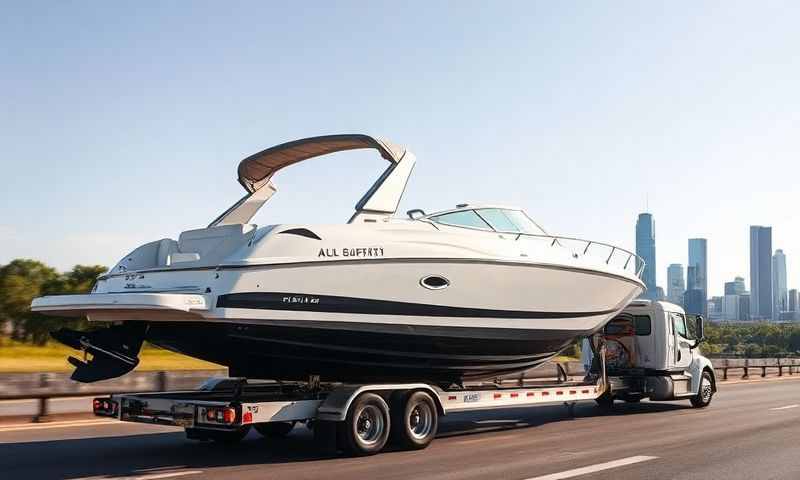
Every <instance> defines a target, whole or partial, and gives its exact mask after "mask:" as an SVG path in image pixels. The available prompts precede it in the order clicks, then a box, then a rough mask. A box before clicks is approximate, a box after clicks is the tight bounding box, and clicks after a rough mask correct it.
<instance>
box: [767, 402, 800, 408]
mask: <svg viewBox="0 0 800 480" xmlns="http://www.w3.org/2000/svg"><path fill="white" fill-rule="evenodd" d="M797 407H800V405H798V404H796V403H794V404H792V405H786V406H784V407H775V408H770V410H788V409H790V408H797Z"/></svg>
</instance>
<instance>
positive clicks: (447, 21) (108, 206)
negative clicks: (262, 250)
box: [0, 1, 800, 294]
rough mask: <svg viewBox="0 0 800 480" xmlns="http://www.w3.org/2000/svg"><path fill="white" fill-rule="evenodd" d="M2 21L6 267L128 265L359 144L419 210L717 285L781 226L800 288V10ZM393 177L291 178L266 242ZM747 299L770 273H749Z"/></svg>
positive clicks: (339, 162)
mask: <svg viewBox="0 0 800 480" xmlns="http://www.w3.org/2000/svg"><path fill="white" fill-rule="evenodd" d="M0 8H1V9H2V15H0V89H1V90H0V91H2V95H0V166H1V169H0V175H2V179H3V182H2V184H3V191H2V193H0V195H2V197H0V200H2V202H0V263H4V262H7V261H8V260H10V259H12V258H16V257H34V258H40V259H42V260H45V261H47V262H49V263H52V264H54V265H56V266H57V267H59V268H61V269H66V268H69V267H70V266H72V265H73V264H76V263H102V264H106V265H109V264H113V263H114V262H115V260H116V259H117V258H118V257H121V256H122V255H124V254H125V253H126V252H127V251H129V250H131V249H132V248H134V247H135V246H137V245H138V244H141V243H144V242H145V241H149V240H153V239H158V238H163V237H176V236H177V235H178V234H179V232H180V231H182V230H185V229H190V228H197V227H201V226H204V225H206V224H207V223H208V222H209V221H210V220H211V219H213V218H214V217H215V216H216V215H217V214H218V213H219V212H220V211H221V210H223V209H224V208H225V207H226V206H227V205H229V204H230V203H232V202H233V201H234V200H235V199H237V198H238V197H239V196H240V195H241V194H242V193H243V192H242V190H241V187H239V185H238V184H237V183H236V181H235V178H236V165H237V163H238V161H239V160H240V159H241V158H243V157H245V156H247V155H249V154H251V153H254V152H256V151H258V150H261V149H263V148H266V147H268V146H271V145H274V144H277V143H281V142H284V141H288V140H292V139H295V138H300V137H305V136H312V135H319V134H328V133H346V132H365V133H373V134H377V135H383V136H386V137H388V138H390V139H392V140H394V141H396V142H397V143H402V144H405V145H408V146H409V147H410V148H411V149H412V150H414V152H415V153H416V154H417V157H418V159H419V163H418V165H417V168H416V169H415V172H414V176H413V178H412V182H411V184H410V185H409V188H408V190H407V191H406V195H405V197H404V200H403V203H402V205H401V207H402V210H403V211H405V210H406V209H409V208H417V207H419V208H423V209H426V210H428V211H431V210H436V209H443V208H448V207H452V206H453V205H455V204H456V203H459V202H462V201H470V202H493V203H507V204H517V205H520V206H523V207H524V208H525V209H526V210H527V211H528V212H529V213H530V215H531V216H532V217H534V218H535V219H536V220H537V221H539V222H540V223H542V224H543V225H545V226H546V227H548V229H549V230H550V231H553V232H557V233H561V234H565V235H573V236H583V237H588V238H592V239H596V240H602V241H608V242H612V243H617V244H620V245H622V246H625V247H628V248H632V247H633V243H634V225H635V220H636V214H637V213H638V212H640V211H642V210H644V208H645V206H646V203H649V209H650V211H651V212H652V213H653V214H654V216H655V219H656V233H657V255H658V262H657V263H658V265H657V266H658V269H657V274H658V282H659V284H662V285H663V284H665V283H666V267H667V265H668V264H669V263H673V262H677V263H683V264H685V263H686V261H687V239H688V238H689V237H707V238H708V240H709V262H710V263H709V288H710V293H711V294H720V293H721V292H722V283H723V282H724V281H728V280H730V279H732V277H733V276H734V275H743V276H745V277H746V278H747V277H748V269H749V263H748V225H750V224H763V225H772V226H773V232H774V233H773V235H774V238H773V245H774V247H775V248H783V249H784V251H785V252H786V254H787V257H788V265H789V286H790V288H792V287H800V267H797V266H796V265H800V202H798V199H799V198H800V195H798V185H799V184H800V167H799V166H798V151H800V133H799V132H800V128H798V127H800V113H799V112H800V83H799V82H798V79H800V55H798V53H797V46H798V45H800V28H798V25H800V3H797V2H770V1H767V2H688V1H687V2H635V1H634V2H623V1H614V2H606V3H601V2H508V3H502V4H499V3H495V2H449V3H444V2H442V3H435V2H409V3H405V2H404V3H403V4H402V5H399V4H398V3H397V2H382V3H379V2H355V3H351V2H339V3H335V4H334V3H333V2H324V3H323V2H308V3H306V4H304V6H303V7H292V6H290V5H289V4H288V2H287V3H286V4H283V5H279V4H277V3H272V2H208V3H204V2H199V1H194V2H189V1H183V2H180V1H174V2H161V3H159V2H127V3H126V2H113V3H112V2H99V1H98V2H66V1H64V2H17V3H16V4H12V3H10V2H7V3H4V4H3V6H2V7H0ZM383 166H384V165H383V164H382V163H381V162H378V161H376V160H375V159H374V158H373V157H372V156H370V155H369V154H365V153H355V154H349V155H337V156H336V157H335V158H322V159H317V160H314V161H312V162H308V163H306V164H301V165H299V166H296V167H294V168H292V169H290V170H287V171H285V172H282V173H280V174H279V175H278V176H277V177H276V179H275V180H276V184H277V185H278V188H279V191H278V194H277V195H276V196H275V197H274V198H273V201H271V202H270V204H269V206H268V207H267V208H265V209H264V210H263V211H262V212H261V213H259V215H258V216H257V217H256V221H257V222H258V223H259V224H270V223H280V222H294V223H300V222H312V223H316V222H321V223H337V222H344V221H346V220H347V218H348V217H349V216H350V214H351V213H352V207H353V205H354V204H355V202H356V201H357V200H358V198H359V197H360V195H361V194H362V193H363V192H364V190H365V189H366V188H367V187H368V186H369V184H370V182H371V181H372V180H373V178H374V177H375V176H376V175H377V173H378V172H379V171H381V170H382V168H383ZM748 283H749V278H748Z"/></svg>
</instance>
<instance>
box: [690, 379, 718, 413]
mask: <svg viewBox="0 0 800 480" xmlns="http://www.w3.org/2000/svg"><path fill="white" fill-rule="evenodd" d="M713 396H714V380H713V379H712V378H711V374H710V373H708V371H706V370H704V371H703V376H702V377H700V388H699V389H698V391H697V395H695V396H694V397H692V398H691V400H690V401H691V402H692V406H693V407H694V408H705V407H707V406H708V405H709V404H710V403H711V397H713Z"/></svg>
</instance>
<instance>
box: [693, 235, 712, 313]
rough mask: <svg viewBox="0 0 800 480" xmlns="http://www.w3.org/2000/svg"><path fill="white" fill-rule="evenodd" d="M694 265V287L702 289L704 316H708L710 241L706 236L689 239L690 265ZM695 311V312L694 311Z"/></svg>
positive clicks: (702, 311)
mask: <svg viewBox="0 0 800 480" xmlns="http://www.w3.org/2000/svg"><path fill="white" fill-rule="evenodd" d="M688 266H690V267H694V274H695V278H694V288H695V289H697V290H700V291H701V292H702V293H700V294H699V296H700V299H699V302H701V305H703V308H702V310H700V311H699V312H696V313H701V314H703V316H706V317H707V316H708V311H707V310H708V306H707V300H708V241H707V240H706V239H705V238H690V239H689V265H688ZM693 313H694V312H693Z"/></svg>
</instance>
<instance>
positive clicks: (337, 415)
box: [317, 383, 447, 422]
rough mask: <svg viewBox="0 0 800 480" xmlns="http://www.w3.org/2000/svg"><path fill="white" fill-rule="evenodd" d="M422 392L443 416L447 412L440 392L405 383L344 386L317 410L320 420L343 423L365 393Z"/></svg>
mask: <svg viewBox="0 0 800 480" xmlns="http://www.w3.org/2000/svg"><path fill="white" fill-rule="evenodd" d="M409 390H422V391H425V392H427V393H429V394H430V395H431V397H433V401H434V402H436V408H437V409H438V410H439V413H440V414H441V415H445V414H446V413H447V412H446V410H445V408H444V405H442V403H441V400H440V398H439V394H440V390H439V389H438V388H436V387H433V386H431V385H428V384H425V383H404V384H383V385H382V384H375V385H342V386H341V387H338V388H337V389H336V390H334V391H333V392H331V393H330V394H329V395H328V396H327V398H325V401H323V402H322V405H320V406H319V410H317V418H318V419H319V420H327V421H333V422H343V421H344V420H345V418H346V417H347V410H348V409H349V408H350V405H351V404H352V403H353V400H355V399H356V397H358V396H359V395H361V394H362V393H365V392H372V393H376V394H378V395H381V396H387V397H388V396H389V395H391V394H392V393H393V392H396V391H409Z"/></svg>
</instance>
